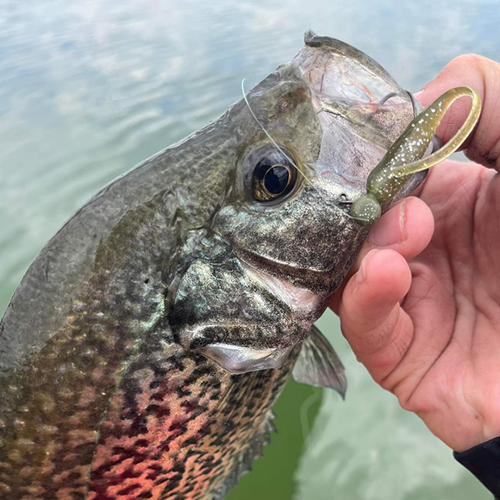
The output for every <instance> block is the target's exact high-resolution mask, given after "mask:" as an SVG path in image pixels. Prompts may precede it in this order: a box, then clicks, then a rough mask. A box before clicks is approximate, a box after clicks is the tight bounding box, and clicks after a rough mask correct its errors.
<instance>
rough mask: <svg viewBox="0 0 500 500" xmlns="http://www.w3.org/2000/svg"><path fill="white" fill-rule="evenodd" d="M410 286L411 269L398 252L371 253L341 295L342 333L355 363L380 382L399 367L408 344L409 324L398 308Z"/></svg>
mask: <svg viewBox="0 0 500 500" xmlns="http://www.w3.org/2000/svg"><path fill="white" fill-rule="evenodd" d="M410 285H411V272H410V268H409V267H408V263H407V262H406V261H405V259H404V258H403V257H402V256H401V255H400V254H399V253H398V252H395V251H394V250H372V251H371V252H370V253H369V254H368V255H367V256H366V257H365V259H364V260H363V263H362V265H361V267H360V269H359V271H358V272H357V273H356V274H355V275H354V276H353V277H352V278H351V279H350V280H349V282H348V284H347V286H346V288H345V290H344V294H343V296H342V301H341V303H340V308H339V315H340V320H341V324H342V331H343V333H344V335H345V337H346V339H347V341H348V342H349V344H350V345H351V347H352V349H353V351H354V353H355V354H356V356H357V358H358V360H359V361H360V362H361V363H363V364H364V365H365V367H366V368H367V369H368V371H369V372H370V374H371V375H372V377H373V378H374V379H375V380H376V381H377V382H379V383H381V382H382V381H383V379H384V378H386V377H387V376H388V375H389V374H390V373H391V372H392V371H393V370H394V368H395V367H396V366H397V365H398V364H399V362H400V361H401V359H402V358H403V357H404V355H405V353H406V351H407V350H408V347H409V345H410V343H411V339H412V336H413V326H412V322H411V320H410V318H409V317H408V315H407V314H406V313H405V312H404V311H403V310H402V309H401V307H400V305H399V302H400V300H402V299H403V297H404V296H405V295H406V294H407V293H408V290H409V289H410Z"/></svg>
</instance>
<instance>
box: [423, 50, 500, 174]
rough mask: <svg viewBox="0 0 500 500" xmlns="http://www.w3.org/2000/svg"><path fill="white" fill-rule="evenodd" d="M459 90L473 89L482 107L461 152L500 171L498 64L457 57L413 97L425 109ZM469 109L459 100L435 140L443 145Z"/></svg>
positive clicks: (499, 85)
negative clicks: (444, 95) (437, 138)
mask: <svg viewBox="0 0 500 500" xmlns="http://www.w3.org/2000/svg"><path fill="white" fill-rule="evenodd" d="M458 86H468V87H472V88H473V89H474V90H476V92H478V93H479V95H480V96H481V100H482V103H483V106H482V113H481V117H480V118H479V122H478V124H477V126H476V128H475V130H474V131H473V133H472V134H471V135H470V136H469V138H468V139H467V141H466V142H465V144H464V145H463V146H462V149H465V155H466V156H467V158H469V159H470V160H472V161H475V162H476V163H480V164H481V165H483V166H485V167H490V168H495V169H496V170H498V171H500V160H499V157H500V122H499V121H498V116H499V115H500V99H499V96H500V64H499V63H497V62H495V61H492V60H491V59H487V58H486V57H482V56H478V55H475V54H467V55H462V56H459V57H457V58H455V59H453V60H452V61H451V62H450V63H449V64H448V65H447V66H446V67H445V68H444V69H443V71H441V73H440V74H439V75H438V76H437V78H436V79H435V80H433V81H432V82H430V83H428V84H427V85H426V86H425V87H424V89H423V90H422V91H421V92H418V93H417V94H415V97H416V98H417V99H418V100H419V101H420V102H421V103H422V104H424V105H425V106H428V105H429V104H430V103H431V102H433V101H434V100H435V99H437V98H438V97H439V96H440V95H441V94H443V93H444V92H446V91H447V90H449V89H451V88H453V87H458ZM470 106H471V104H470V100H469V99H459V100H458V101H457V102H456V103H455V104H454V105H453V106H452V108H451V109H450V110H449V111H448V113H447V114H446V116H445V117H444V119H443V122H442V123H441V125H440V126H439V129H438V136H439V137H440V138H441V139H442V140H443V141H444V142H445V143H446V142H447V141H448V140H449V139H451V137H453V136H454V135H455V133H456V132H457V130H458V129H459V128H460V126H461V125H462V124H463V122H464V121H465V119H466V117H467V115H468V113H469V110H470Z"/></svg>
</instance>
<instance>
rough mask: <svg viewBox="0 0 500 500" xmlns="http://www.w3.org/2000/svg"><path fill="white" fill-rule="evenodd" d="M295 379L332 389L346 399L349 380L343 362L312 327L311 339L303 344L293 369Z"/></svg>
mask: <svg viewBox="0 0 500 500" xmlns="http://www.w3.org/2000/svg"><path fill="white" fill-rule="evenodd" d="M292 373H293V378H294V379H295V380H296V381H297V382H300V383H301V384H309V385H314V386H320V387H330V388H331V389H333V390H335V391H337V392H338V393H339V394H340V395H341V396H342V399H344V398H345V392H346V389H347V379H346V377H345V369H344V365H343V364H342V361H340V359H339V357H338V356H337V353H336V352H335V351H334V350H333V347H332V346H331V345H330V342H328V340H327V339H326V338H325V337H324V335H323V334H322V333H321V332H320V331H319V330H318V328H317V327H316V326H314V325H313V326H312V328H311V333H310V334H309V337H308V338H307V339H306V340H304V342H302V349H301V350H300V354H299V357H298V358H297V361H296V362H295V366H294V368H293V372H292Z"/></svg>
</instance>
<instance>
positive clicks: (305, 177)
mask: <svg viewBox="0 0 500 500" xmlns="http://www.w3.org/2000/svg"><path fill="white" fill-rule="evenodd" d="M241 92H242V93H243V99H244V100H245V103H246V105H247V107H248V109H249V111H250V113H251V114H252V116H253V118H254V120H255V121H256V122H257V124H258V125H259V127H260V128H261V129H262V131H263V132H264V134H266V136H267V138H268V139H269V140H270V141H271V142H272V143H273V144H274V146H275V147H276V149H277V150H278V151H279V152H280V153H281V154H282V155H283V156H284V157H285V158H286V159H287V160H288V161H289V162H290V163H291V164H292V165H293V166H294V167H295V168H296V169H297V172H298V173H299V174H300V175H302V177H304V179H306V180H307V181H308V182H311V181H310V179H308V177H307V176H306V174H304V172H302V170H300V168H299V167H298V166H297V165H296V163H295V162H294V161H293V159H292V158H290V156H288V155H287V154H286V153H285V151H283V149H282V148H280V147H279V146H278V144H277V143H276V141H275V140H274V139H273V138H272V137H271V134H270V133H269V132H268V131H267V130H266V129H265V127H264V125H262V123H261V122H260V121H259V119H258V118H257V116H256V114H255V113H254V111H253V109H252V107H251V106H250V103H249V102H248V98H247V95H246V92H245V78H243V80H241Z"/></svg>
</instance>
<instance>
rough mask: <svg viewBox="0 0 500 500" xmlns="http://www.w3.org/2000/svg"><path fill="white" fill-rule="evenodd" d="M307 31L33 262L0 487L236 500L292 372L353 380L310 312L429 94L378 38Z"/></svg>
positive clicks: (8, 392) (10, 353) (4, 368)
mask: <svg viewBox="0 0 500 500" xmlns="http://www.w3.org/2000/svg"><path fill="white" fill-rule="evenodd" d="M305 41H306V45H305V47H304V48H303V49H302V50H301V51H300V52H299V54H298V55H297V56H296V58H295V59H294V60H293V61H292V62H291V63H289V64H285V65H283V66H280V67H279V68H278V69H277V70H276V71H275V72H274V73H272V74H271V75H270V76H269V77H267V78H266V79H265V80H263V81H262V82H261V83H260V84H259V85H257V86H256V87H255V88H254V89H253V90H252V91H251V93H250V94H249V96H248V103H246V102H245V101H243V100H242V101H240V102H239V103H236V104H235V105H234V106H232V107H231V108H230V109H229V110H228V111H227V112H226V113H225V114H224V115H223V116H222V117H221V118H219V119H218V120H217V121H214V122H213V123H211V124H209V125H208V126H207V127H205V128H204V129H202V130H201V131H199V132H196V133H194V134H192V135H191V136H189V137H188V138H187V139H185V140H184V141H181V142H180V143H178V144H176V145H174V146H171V147H169V148H167V149H165V150H163V151H161V152H160V153H158V154H156V155H155V156H153V157H152V158H150V159H148V160H146V161H145V162H143V163H142V164H140V165H139V166H137V167H136V168H134V169H133V170H132V171H130V172H128V173H127V174H125V175H123V176H122V177H120V178H118V179H117V180H115V181H114V182H112V183H111V184H109V185H108V186H106V187H105V188H104V189H103V190H102V191H100V192H99V193H98V194H97V195H96V196H94V198H92V199H91V200H90V201H89V202H88V203H87V204H86V205H85V206H84V207H82V208H81V209H80V210H79V211H78V212H77V213H76V214H75V215H74V216H73V217H72V218H71V219H70V220H69V221H68V222H67V223H66V224H65V225H64V226H63V228H62V229H61V230H60V231H59V232H58V233H57V234H56V235H55V236H54V238H53V239H52V240H51V241H50V242H49V243H48V244H47V246H46V247H45V248H44V249H43V250H42V252H41V253H40V255H39V256H38V257H37V259H36V260H35V261H34V262H33V264H32V265H31V267H30V268H29V270H28V272H27V273H26V275H25V277H24V278H23V280H22V282H21V284H20V285H19V287H18V289H17V290H16V292H15V294H14V297H13V298H12V301H11V303H10V304H9V306H8V309H7V311H6V313H5V316H4V318H3V320H2V322H1V324H0V398H1V401H2V404H1V406H0V498H2V499H6V500H7V499H8V500H20V499H30V500H55V499H58V500H70V499H71V500H117V499H122V500H127V499H143V498H144V499H154V500H157V499H163V500H174V499H175V500H188V499H189V500H211V499H212V500H216V499H222V498H224V496H225V495H226V493H227V492H228V491H229V489H230V488H231V487H232V486H233V485H234V484H235V483H236V482H237V480H238V478H239V477H240V476H241V474H242V473H244V472H245V471H247V470H248V469H249V465H250V463H251V461H252V460H253V459H254V458H255V457H256V456H259V455H260V454H261V450H262V447H263V446H264V444H265V443H267V442H268V439H269V430H270V429H271V425H272V424H271V420H272V412H271V408H272V406H273V404H274V402H275V401H276V399H277V397H278V395H279V393H280V391H281V390H282V388H283V386H284V384H285V383H286V381H287V380H288V378H289V377H290V375H291V373H292V371H294V373H295V375H296V377H297V378H298V379H299V380H303V381H305V382H309V383H317V384H319V385H335V384H336V383H338V384H339V385H338V388H340V389H341V388H342V380H340V381H339V377H340V378H341V377H342V370H341V368H340V365H339V364H338V360H337V359H336V358H335V355H334V353H333V351H331V348H329V347H328V346H327V344H325V342H324V339H322V338H321V336H320V334H319V332H317V331H316V330H314V329H312V328H313V327H312V325H313V323H314V321H315V320H316V319H318V318H319V316H320V315H321V314H322V313H323V311H324V310H325V308H326V305H327V302H328V298H329V297H330V295H331V294H332V293H333V291H334V290H335V289H336V288H337V287H338V286H339V285H340V283H341V282H342V280H343V279H344V277H345V275H346V273H347V272H348V270H349V268H350V267H351V265H352V263H353V261H354V259H355V258H356V255H357V253H358V252H359V250H360V248H361V246H362V244H363V241H364V239H365V237H366V235H367V232H368V229H367V227H365V226H363V225H360V224H358V223H357V222H356V220H354V219H353V218H352V217H351V216H350V215H349V206H348V204H349V203H351V202H352V201H353V200H355V199H356V198H357V197H359V196H361V195H363V194H364V193H365V192H366V180H367V178H368V175H369V173H370V171H371V170H372V169H373V167H374V166H375V165H376V164H377V163H378V161H379V160H380V159H381V158H382V157H383V155H384V153H385V152H386V151H387V149H388V148H389V147H390V145H391V144H392V143H393V142H394V141H395V139H396V138H397V137H398V135H399V134H400V133H401V132H402V131H403V130H404V128H405V127H406V125H407V124H408V123H409V121H410V120H411V119H412V118H413V108H412V103H411V101H410V99H409V98H408V96H407V95H406V94H405V93H404V92H403V91H402V90H401V89H400V88H399V86H398V85H397V84H396V83H395V82H394V80H393V79H392V78H391V77H390V76H389V75H388V74H387V72H385V70H383V69H382V68H381V67H380V66H379V65H378V64H377V63H376V62H374V61H373V60H372V59H370V58H369V57H368V56H366V55H365V54H363V53H361V52H359V51H357V50H356V49H354V48H352V47H350V46H348V45H346V44H343V43H342V42H339V41H337V40H334V39H331V38H328V37H318V36H316V35H314V34H313V33H311V32H308V33H307V34H306V40H305ZM389 94H394V95H395V97H393V98H391V100H390V102H384V97H385V96H387V95H389ZM382 102H384V103H383V104H379V103H382ZM249 106H250V108H251V110H252V111H253V113H254V115H255V117H254V116H253V114H252V113H251V112H250V109H249ZM255 118H257V120H258V121H257V120H256V119H255ZM263 127H264V128H265V130H266V131H267V133H268V134H269V135H270V136H271V137H272V139H273V141H271V140H270V139H269V136H268V135H267V133H266V132H264V130H263ZM422 177H423V176H422V175H421V174H417V175H415V176H413V177H411V178H410V179H409V181H407V182H406V184H405V186H404V187H403V189H402V190H401V191H400V193H399V195H398V196H403V195H405V194H406V193H408V192H410V191H411V190H412V189H413V188H414V187H415V186H416V185H417V184H418V183H419V182H420V181H421V180H422ZM346 203H347V205H346ZM386 206H387V204H386ZM311 332H312V333H311ZM336 377H337V378H336Z"/></svg>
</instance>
